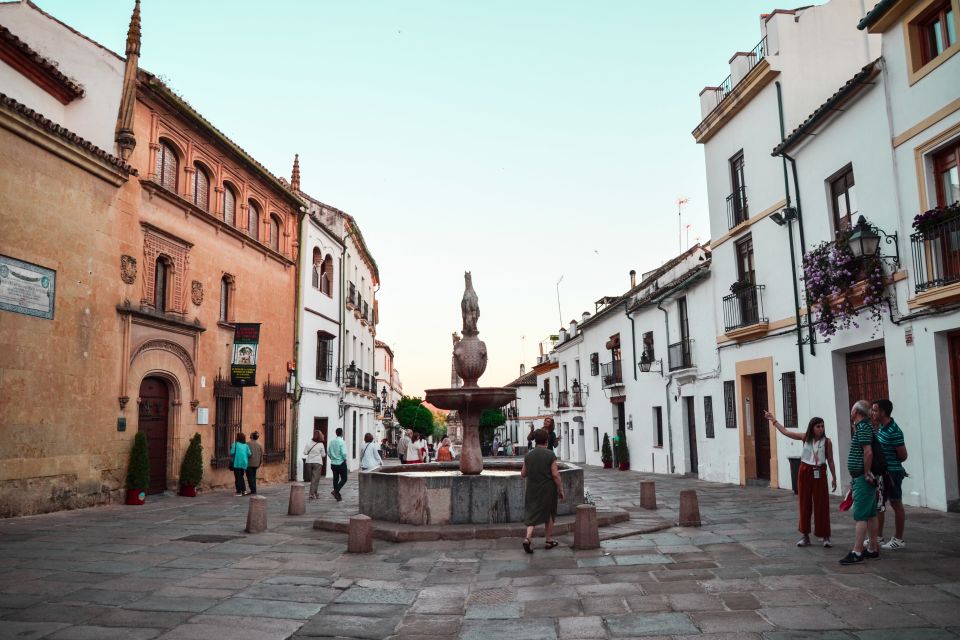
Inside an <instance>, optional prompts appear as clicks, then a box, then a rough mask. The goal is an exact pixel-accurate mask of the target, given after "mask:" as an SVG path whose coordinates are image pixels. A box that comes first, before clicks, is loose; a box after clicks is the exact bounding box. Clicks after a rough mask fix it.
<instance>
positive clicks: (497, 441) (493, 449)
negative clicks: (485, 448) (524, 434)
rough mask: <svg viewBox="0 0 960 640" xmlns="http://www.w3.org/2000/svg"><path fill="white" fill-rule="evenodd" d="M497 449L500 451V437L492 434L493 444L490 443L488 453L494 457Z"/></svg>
mask: <svg viewBox="0 0 960 640" xmlns="http://www.w3.org/2000/svg"><path fill="white" fill-rule="evenodd" d="M498 451H500V438H498V437H496V436H494V438H493V444H492V445H490V455H491V456H493V457H496V456H497V452H498Z"/></svg>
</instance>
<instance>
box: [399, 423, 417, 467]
mask: <svg viewBox="0 0 960 640" xmlns="http://www.w3.org/2000/svg"><path fill="white" fill-rule="evenodd" d="M419 462H421V460H420V434H419V433H416V432H413V431H411V432H410V438H409V441H408V442H407V447H406V449H405V450H404V458H403V464H418V463H419Z"/></svg>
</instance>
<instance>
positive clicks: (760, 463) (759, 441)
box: [751, 373, 770, 480]
mask: <svg viewBox="0 0 960 640" xmlns="http://www.w3.org/2000/svg"><path fill="white" fill-rule="evenodd" d="M751 383H752V387H753V416H752V419H753V447H754V454H755V455H756V460H757V478H760V479H762V480H769V479H770V425H769V424H768V423H767V421H766V420H764V418H763V412H764V411H766V410H767V374H765V373H758V374H756V375H753V376H751Z"/></svg>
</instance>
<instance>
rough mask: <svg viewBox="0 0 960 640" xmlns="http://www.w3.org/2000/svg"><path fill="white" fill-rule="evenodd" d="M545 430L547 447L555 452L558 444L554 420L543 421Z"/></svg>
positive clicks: (545, 419)
mask: <svg viewBox="0 0 960 640" xmlns="http://www.w3.org/2000/svg"><path fill="white" fill-rule="evenodd" d="M543 429H544V430H545V431H546V432H547V446H548V447H549V448H550V451H553V450H554V449H556V448H557V444H558V443H557V434H556V427H555V426H554V424H553V418H544V419H543Z"/></svg>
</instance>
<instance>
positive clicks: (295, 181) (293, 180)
mask: <svg viewBox="0 0 960 640" xmlns="http://www.w3.org/2000/svg"><path fill="white" fill-rule="evenodd" d="M290 190H291V191H293V192H294V193H297V192H299V191H300V154H299V153H296V154H294V156H293V173H292V174H291V176H290Z"/></svg>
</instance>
